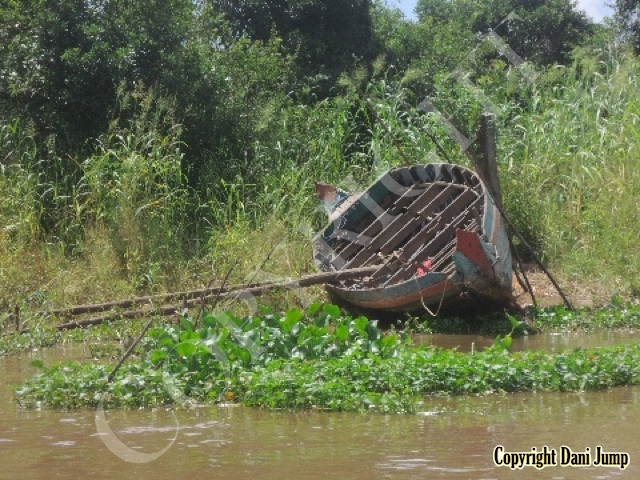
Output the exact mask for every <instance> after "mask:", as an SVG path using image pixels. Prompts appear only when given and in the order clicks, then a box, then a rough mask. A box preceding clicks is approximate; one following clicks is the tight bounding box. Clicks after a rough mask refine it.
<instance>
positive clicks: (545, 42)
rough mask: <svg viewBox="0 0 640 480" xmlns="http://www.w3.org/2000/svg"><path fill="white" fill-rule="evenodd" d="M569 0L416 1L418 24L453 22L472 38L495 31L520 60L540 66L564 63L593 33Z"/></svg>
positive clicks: (590, 26) (588, 22)
mask: <svg viewBox="0 0 640 480" xmlns="http://www.w3.org/2000/svg"><path fill="white" fill-rule="evenodd" d="M575 7H576V2H575V1H573V0H486V1H482V2H478V1H476V0H418V5H417V7H416V11H417V12H418V15H419V18H420V20H421V21H425V20H426V19H427V18H431V19H432V20H433V21H435V22H440V23H441V22H445V21H447V19H450V20H449V21H452V20H455V21H457V22H458V24H459V25H461V26H462V28H463V29H464V30H471V31H472V32H473V33H476V34H480V35H482V34H486V33H488V32H490V31H493V30H494V31H495V32H496V33H497V34H498V35H500V36H501V37H502V38H503V40H504V41H505V42H506V43H507V44H508V45H509V46H510V47H511V48H512V49H513V50H514V51H515V52H516V53H517V54H518V55H520V56H521V57H522V58H524V59H525V60H529V61H532V62H535V63H538V64H541V65H549V64H554V63H560V64H563V63H566V62H568V61H569V60H570V54H571V51H572V49H573V48H574V47H575V46H577V45H579V44H580V43H581V41H582V40H583V39H585V38H587V37H588V36H589V35H590V34H591V33H592V31H593V24H592V22H591V21H590V20H589V19H588V18H587V17H586V15H585V14H584V13H583V12H580V11H578V10H576V8H575Z"/></svg>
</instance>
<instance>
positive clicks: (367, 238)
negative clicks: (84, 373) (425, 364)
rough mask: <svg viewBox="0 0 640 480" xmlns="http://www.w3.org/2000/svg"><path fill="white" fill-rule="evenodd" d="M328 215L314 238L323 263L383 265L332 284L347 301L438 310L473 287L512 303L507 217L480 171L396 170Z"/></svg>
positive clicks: (328, 267)
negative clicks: (366, 275)
mask: <svg viewBox="0 0 640 480" xmlns="http://www.w3.org/2000/svg"><path fill="white" fill-rule="evenodd" d="M330 218H331V219H332V221H331V223H330V224H329V225H327V227H326V228H325V229H324V230H323V231H322V232H320V234H319V235H317V236H316V238H315V239H314V257H315V261H316V264H317V265H318V266H319V268H320V269H322V270H325V271H332V270H333V271H339V270H343V269H349V268H357V267H361V266H368V265H376V264H382V265H384V266H383V267H381V268H380V271H379V272H377V273H376V274H374V275H372V277H371V278H367V279H364V280H362V281H350V282H341V283H338V284H330V285H327V286H326V288H327V290H328V291H329V292H330V293H332V294H334V295H335V296H337V297H338V298H340V299H342V300H343V301H345V302H346V303H348V304H351V305H355V306H358V307H361V308H366V309H372V310H382V311H414V310H418V309H422V308H428V309H429V310H432V309H433V307H436V308H437V307H439V306H441V305H443V304H448V305H450V304H452V303H453V304H456V303H459V302H462V301H464V300H465V299H468V298H470V296H469V295H467V293H469V292H471V293H473V294H474V295H473V298H475V299H476V300H477V299H478V298H484V299H486V300H489V301H491V302H493V303H498V304H504V305H506V304H513V296H512V294H511V281H512V266H511V263H512V260H511V254H510V248H509V240H508V237H507V235H506V232H505V229H504V225H503V223H502V217H501V216H500V213H499V211H498V209H497V207H496V205H495V202H494V200H493V198H492V197H491V195H490V194H489V192H488V190H487V189H486V188H485V186H484V184H483V183H482V181H481V180H480V178H479V177H478V176H477V175H476V174H475V173H474V172H472V171H470V170H468V169H466V168H464V167H461V166H458V165H450V164H427V165H418V166H413V167H407V168H401V169H396V170H391V171H389V172H387V173H385V174H384V175H383V176H381V177H380V178H379V179H378V180H377V181H376V182H374V183H373V184H372V185H371V186H370V187H369V189H367V191H365V192H363V193H361V194H359V195H355V196H353V197H351V198H350V199H348V201H347V202H345V204H344V205H342V206H338V207H337V208H336V211H334V212H333V213H332V215H331V217H330ZM425 262H429V263H425ZM422 265H429V267H431V266H432V265H433V268H426V267H422ZM425 270H426V271H425Z"/></svg>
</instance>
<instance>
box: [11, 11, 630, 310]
mask: <svg viewBox="0 0 640 480" xmlns="http://www.w3.org/2000/svg"><path fill="white" fill-rule="evenodd" d="M417 15H418V20H417V21H409V20H407V19H406V18H404V17H403V16H402V14H401V13H400V12H399V11H398V10H397V9H394V8H393V7H392V6H390V5H389V4H386V3H385V2H383V1H380V0H375V1H373V0H352V1H342V0H340V1H338V0H335V1H334V0H331V1H327V0H295V1H294V0H277V1H276V0H274V1H269V2H264V1H254V0H243V1H233V2H205V1H197V2H194V1H190V0H170V1H158V0H141V1H139V2H133V3H132V2H126V1H123V0H99V1H87V0H63V1H50V0H28V1H16V0H10V1H7V2H3V3H2V5H0V41H1V42H2V44H3V46H5V48H3V49H1V50H0V137H1V139H2V140H1V142H0V197H1V198H2V202H1V204H0V289H1V290H2V292H3V294H2V295H3V297H4V299H3V300H4V301H3V302H1V303H0V305H3V307H2V308H1V309H0V310H2V311H0V315H2V317H1V318H0V320H2V318H6V317H7V316H8V311H9V310H10V308H8V307H7V308H5V307H4V305H11V308H13V306H14V305H15V304H19V305H20V306H21V307H22V308H23V309H27V310H28V309H30V308H45V307H49V306H52V305H61V304H68V303H70V302H85V301H91V300H98V299H105V298H109V297H111V298H113V297H116V296H121V295H131V294H132V293H134V292H149V291H159V290H167V289H171V288H185V287H186V286H190V285H194V284H198V285H201V284H203V283H207V282H208V281H209V280H210V279H211V276H212V270H214V272H215V273H217V274H218V276H220V275H222V274H223V273H222V272H226V271H228V270H229V268H230V266H231V265H235V264H236V261H237V260H238V259H240V261H239V264H238V265H236V266H235V268H234V270H233V272H232V275H231V280H237V281H244V280H246V279H247V278H248V277H250V276H251V275H252V274H253V272H254V271H255V269H256V268H257V267H258V266H259V265H260V262H261V261H262V260H263V259H265V258H270V259H271V261H270V262H269V263H267V264H266V265H265V266H264V269H265V270H268V271H269V272H270V273H273V274H277V275H287V276H291V275H297V274H300V273H302V272H307V271H309V270H310V269H311V268H312V266H311V261H310V255H309V247H308V245H309V242H308V238H309V234H310V233H311V232H312V231H314V230H317V228H318V227H319V226H320V225H321V224H322V223H323V222H324V219H323V217H322V216H321V215H320V214H318V213H317V212H316V204H315V202H314V200H313V181H314V180H324V181H329V182H335V183H340V184H341V186H342V187H343V188H345V189H348V190H357V189H360V188H363V186H365V185H367V184H368V183H369V182H370V181H371V180H372V179H374V178H376V177H377V176H378V175H379V174H380V173H381V172H382V171H384V170H385V169H387V168H389V167H392V166H398V165H402V164H404V163H407V162H408V163H420V162H427V161H443V160H444V161H452V162H457V163H463V164H468V163H469V160H468V159H467V157H466V156H465V155H464V153H463V149H464V148H461V146H462V147H468V146H469V144H471V143H472V140H473V138H474V132H475V130H476V126H477V125H476V124H477V117H478V114H479V113H480V112H481V111H483V110H490V111H493V112H494V113H496V114H497V116H498V123H499V132H500V137H499V145H498V150H499V168H500V174H501V177H502V181H503V189H504V197H505V203H506V207H507V209H508V211H509V213H510V214H511V216H512V218H513V220H514V221H515V222H516V224H517V226H518V227H519V228H520V229H521V230H522V231H523V232H524V233H525V235H526V237H527V239H528V240H529V242H530V243H532V244H534V245H535V246H536V248H537V249H538V250H539V252H540V253H541V254H542V255H543V257H544V258H545V260H547V261H549V262H551V263H552V264H553V266H554V267H556V268H557V269H558V270H559V271H560V272H561V273H562V274H564V277H565V278H589V279H590V280H589V282H590V283H599V284H601V285H605V286H606V289H610V290H616V291H621V292H622V293H625V294H632V295H633V294H634V293H635V292H636V291H637V288H638V284H639V279H640V263H639V262H640V261H639V260H638V259H639V258H640V256H639V255H635V253H637V245H638V242H637V241H636V240H637V232H636V231H635V229H634V227H633V225H634V224H635V217H636V209H637V204H638V192H639V191H640V189H639V188H638V187H639V185H640V173H639V172H638V166H637V158H638V149H639V144H640V142H639V139H640V133H639V132H640V130H639V129H640V121H639V120H638V115H639V113H638V112H639V105H638V98H640V85H638V81H637V78H638V73H640V72H639V69H640V66H639V65H638V61H637V58H636V57H635V56H634V54H633V50H632V49H630V48H628V45H629V44H631V45H633V42H634V38H637V35H636V36H634V35H635V34H634V33H633V32H634V28H635V27H634V26H633V25H635V23H634V22H636V23H637V2H617V17H616V18H617V23H613V22H611V23H609V24H606V25H594V24H592V23H591V22H590V21H589V20H588V19H587V18H586V17H585V16H584V14H583V13H581V12H579V11H577V10H576V8H575V5H574V2H571V1H569V0H553V1H545V2H541V1H519V0H495V1H493V0H492V1H490V2H475V1H473V2H472V1H467V0H451V1H444V0H443V1H436V0H421V1H420V2H418V8H417ZM621 32H622V33H624V35H622V36H621V35H620V33H621ZM620 39H623V40H625V41H626V42H628V43H625V42H620V41H619V40H620ZM425 100H428V102H425ZM425 105H427V106H426V107H425ZM438 112H441V114H440V113H438ZM452 126H455V128H457V129H458V131H459V133H460V135H458V137H457V141H454V140H453V139H452V137H451V136H450V133H451V131H452V130H451V128H452ZM436 143H437V146H438V148H436ZM398 146H400V147H401V151H402V154H401V153H400V151H399V150H398ZM606 293H612V292H606ZM290 300H291V298H287V301H290ZM298 300H299V299H298ZM298 300H295V301H296V302H297V301H298ZM276 302H277V300H276ZM300 303H307V304H308V303H309V302H308V301H300Z"/></svg>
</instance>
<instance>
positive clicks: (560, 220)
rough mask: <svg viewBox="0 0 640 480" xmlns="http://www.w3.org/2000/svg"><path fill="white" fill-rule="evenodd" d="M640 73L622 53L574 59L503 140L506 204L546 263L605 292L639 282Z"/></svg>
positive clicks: (551, 75)
mask: <svg viewBox="0 0 640 480" xmlns="http://www.w3.org/2000/svg"><path fill="white" fill-rule="evenodd" d="M639 73H640V65H639V64H638V61H637V59H636V58H635V57H632V56H627V55H625V54H624V53H621V52H618V51H616V50H613V49H610V50H603V51H600V52H599V55H598V56H597V57H595V59H594V57H593V56H592V54H586V52H577V55H576V59H575V62H574V64H573V65H572V66H571V67H566V68H565V67H556V68H555V69H552V70H550V71H548V72H546V75H545V76H544V77H543V78H542V79H541V83H540V84H539V85H537V87H536V89H535V91H534V93H533V94H532V97H531V99H530V101H529V102H528V104H527V105H526V109H524V110H523V111H522V113H521V114H520V115H518V116H517V117H516V118H514V119H513V121H512V122H511V125H510V127H509V128H508V129H507V130H506V131H505V132H504V134H503V135H502V138H501V145H500V147H501V152H502V155H503V162H504V164H505V169H504V172H503V173H504V176H505V190H506V192H507V194H506V201H507V206H508V207H510V208H511V209H512V210H514V211H516V212H515V215H516V216H517V217H518V220H519V223H520V224H521V225H523V227H524V228H525V229H526V230H527V231H529V232H530V234H531V235H532V236H533V237H534V238H535V240H536V243H537V244H538V246H539V248H540V249H541V250H542V252H543V253H544V254H545V256H546V258H547V259H548V260H549V261H551V262H552V263H553V264H555V265H557V266H558V268H560V269H561V270H562V271H563V272H564V273H566V274H567V275H571V276H574V277H576V278H578V279H580V280H581V281H582V282H584V283H594V284H600V285H602V286H603V287H604V288H605V289H615V288H635V287H636V286H637V285H638V280H639V279H640V276H639V275H640V260H639V257H638V253H639V251H638V239H639V238H638V236H639V230H638V228H637V220H636V219H637V215H638V208H639V207H640V165H639V162H638V160H639V159H640V142H639V140H640V101H639V99H640V83H639V82H638V74H639Z"/></svg>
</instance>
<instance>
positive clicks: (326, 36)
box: [220, 0, 378, 93]
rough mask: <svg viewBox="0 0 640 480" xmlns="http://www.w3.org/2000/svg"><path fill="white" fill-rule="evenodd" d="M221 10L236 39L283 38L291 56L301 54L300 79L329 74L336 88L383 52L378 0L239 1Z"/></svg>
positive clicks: (229, 2)
mask: <svg viewBox="0 0 640 480" xmlns="http://www.w3.org/2000/svg"><path fill="white" fill-rule="evenodd" d="M220 9H221V11H222V12H224V14H225V15H226V16H227V18H228V19H229V22H230V25H231V27H232V30H233V32H234V35H235V37H236V38H237V37H240V36H242V35H247V36H249V38H251V39H253V40H263V41H265V40H268V39H270V38H272V36H278V37H280V38H282V39H283V47H284V48H285V51H286V53H289V54H295V56H296V65H297V70H298V74H299V76H302V77H307V78H312V77H318V76H325V77H327V78H328V79H329V80H330V81H329V82H328V84H329V85H331V86H332V85H333V81H334V80H335V79H336V78H337V76H338V75H340V74H341V73H343V72H344V71H346V70H349V69H350V68H352V67H353V66H354V65H355V64H356V63H357V62H358V61H359V60H363V61H365V62H367V61H370V60H372V59H373V58H375V56H376V55H377V53H378V47H377V45H376V43H375V39H374V35H373V25H372V19H371V9H372V0H237V1H227V2H223V3H222V4H221V7H220ZM325 93H326V92H325Z"/></svg>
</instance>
